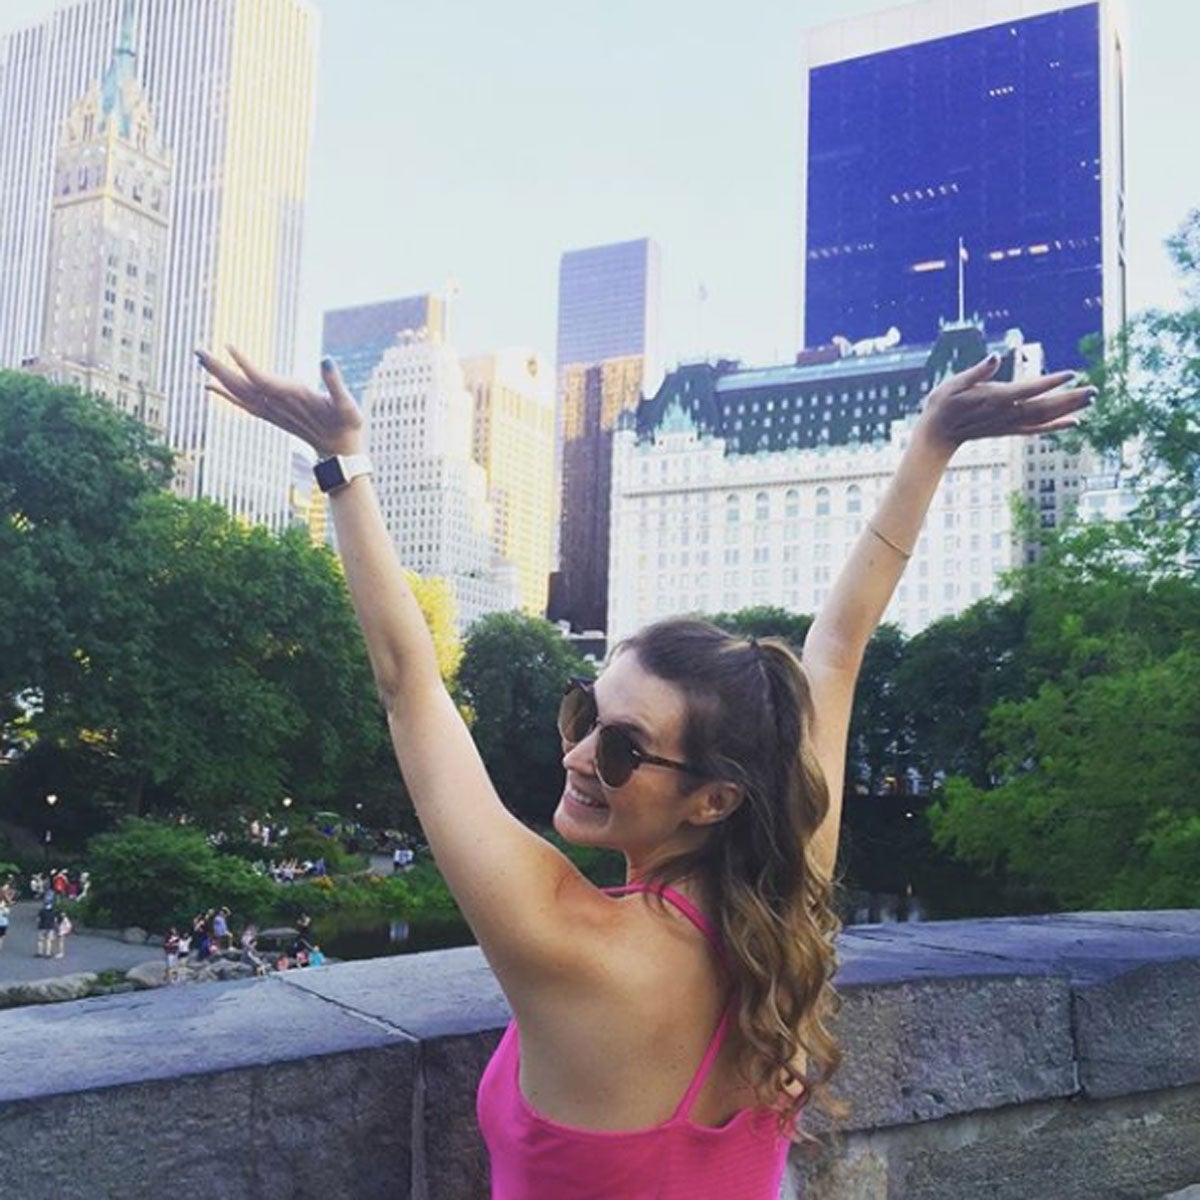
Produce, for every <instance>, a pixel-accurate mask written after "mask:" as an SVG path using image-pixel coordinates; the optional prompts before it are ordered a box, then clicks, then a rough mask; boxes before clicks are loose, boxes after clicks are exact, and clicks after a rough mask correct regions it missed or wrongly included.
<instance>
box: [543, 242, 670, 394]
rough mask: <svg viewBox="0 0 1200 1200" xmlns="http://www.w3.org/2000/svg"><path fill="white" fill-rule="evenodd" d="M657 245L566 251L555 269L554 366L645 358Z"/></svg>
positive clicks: (653, 334)
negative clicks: (556, 323) (613, 359)
mask: <svg viewBox="0 0 1200 1200" xmlns="http://www.w3.org/2000/svg"><path fill="white" fill-rule="evenodd" d="M657 304H658V246H657V245H656V244H655V243H654V242H652V241H651V240H650V239H649V238H639V239H637V240H636V241H632V242H616V243H614V244H612V245H609V246H589V247H587V248H586V249H583V250H568V251H567V252H566V253H565V254H563V256H562V258H561V260H560V261H559V267H558V347H557V359H558V367H559V370H560V371H561V370H562V368H563V367H565V366H568V365H570V364H579V363H587V364H593V363H599V362H604V361H605V360H606V359H610V358H625V357H627V356H628V355H633V354H639V355H645V354H646V351H647V349H648V348H652V347H653V345H654V343H655V341H656V340H657V334H658V329H657V325H658V319H657V318H658V311H657Z"/></svg>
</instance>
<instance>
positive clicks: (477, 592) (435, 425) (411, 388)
mask: <svg viewBox="0 0 1200 1200" xmlns="http://www.w3.org/2000/svg"><path fill="white" fill-rule="evenodd" d="M362 405H363V410H364V411H365V412H367V413H368V414H369V415H370V421H369V428H370V437H369V445H368V449H369V451H370V454H371V459H372V461H373V462H374V464H375V476H374V481H375V490H376V493H377V494H378V496H379V507H380V509H381V510H382V512H383V519H384V523H385V524H386V525H387V529H388V533H389V535H390V536H391V539H392V543H393V545H394V546H395V547H396V553H397V555H398V557H399V559H400V561H401V562H402V563H403V564H404V565H405V566H406V567H408V568H409V569H410V570H413V571H416V572H417V574H418V575H436V576H440V577H441V578H443V579H445V580H446V582H447V583H448V584H449V585H450V589H451V591H452V593H453V596H454V601H455V606H456V608H457V620H458V627H459V630H460V632H465V631H466V630H467V629H468V628H469V627H470V625H471V623H472V622H473V621H475V620H477V619H478V618H479V617H482V616H484V615H485V614H487V613H490V612H505V611H507V610H509V609H513V608H516V607H517V605H518V589H517V573H516V571H515V569H514V568H513V566H512V564H510V563H508V562H505V561H504V559H503V558H502V557H501V556H500V555H498V554H497V553H496V551H495V548H494V546H493V542H492V530H493V528H494V521H493V519H492V514H491V507H490V505H489V504H488V486H487V476H486V474H485V472H484V469H483V468H482V467H481V466H480V465H479V464H478V463H477V462H476V461H475V460H474V458H473V457H472V454H471V449H472V436H471V435H472V402H471V395H470V393H469V392H468V391H467V388H466V385H465V383H464V381H463V371H462V365H461V363H460V362H459V358H458V355H457V354H455V352H454V349H453V347H452V346H450V345H448V344H447V343H446V342H445V341H444V340H443V338H442V335H441V333H440V331H439V330H438V329H436V328H428V327H426V328H422V329H406V330H403V331H402V332H401V333H400V335H399V336H398V337H397V339H396V342H395V344H394V345H393V346H392V347H391V348H390V349H389V350H387V351H386V352H385V353H384V354H383V356H382V357H381V358H380V360H379V363H378V365H377V366H376V367H375V369H374V370H373V371H372V373H371V377H370V381H369V382H368V383H367V386H366V388H365V389H364V391H363V396H362Z"/></svg>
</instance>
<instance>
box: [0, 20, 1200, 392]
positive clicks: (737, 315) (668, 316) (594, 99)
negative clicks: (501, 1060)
mask: <svg viewBox="0 0 1200 1200" xmlns="http://www.w3.org/2000/svg"><path fill="white" fill-rule="evenodd" d="M54 7H55V3H54V0H4V3H3V4H0V35H2V34H4V33H8V32H11V31H12V30H14V29H18V28H21V27H23V26H25V25H26V24H28V23H30V22H32V21H35V20H39V19H42V18H44V17H45V16H47V15H48V14H49V13H50V12H51V11H53V9H54ZM315 7H316V8H317V9H318V10H319V12H320V15H321V28H320V33H319V47H320V53H319V77H318V87H317V105H316V132H315V142H314V146H313V154H312V159H311V177H310V184H309V198H308V205H307V213H306V218H305V235H304V257H303V264H304V266H303V271H302V278H301V301H300V320H299V339H298V345H297V355H296V362H297V367H298V369H299V370H301V371H302V372H304V373H305V374H306V375H307V376H308V377H310V378H312V377H315V371H316V362H317V359H318V357H319V352H320V327H321V314H322V312H323V311H324V310H325V309H329V308H338V307H341V306H343V305H351V304H359V303H362V302H364V301H367V300H376V299H384V298H387V297H392V296H402V295H411V294H416V293H422V292H430V291H440V290H441V289H442V288H443V287H444V285H445V283H446V280H447V278H449V277H453V278H455V279H457V280H458V282H459V284H460V286H461V289H462V291H461V296H460V297H459V301H458V304H457V306H456V311H455V313H454V315H453V318H452V338H453V341H454V344H455V346H456V348H457V349H458V350H459V351H460V352H461V353H463V354H472V353H475V352H477V351H481V350H486V349H490V348H493V347H496V346H502V345H508V344H525V345H532V346H535V347H537V348H538V349H540V350H542V351H543V352H546V353H551V352H552V351H553V347H554V331H555V310H556V287H557V264H558V257H559V255H560V254H561V253H562V252H563V251H564V250H566V249H569V248H571V247H574V246H586V245H591V244H596V243H601V242H608V241H620V240H623V239H626V238H637V237H642V236H650V237H653V238H655V239H656V240H657V241H658V242H659V244H660V246H661V248H662V258H663V277H662V284H663V292H662V296H663V308H662V330H661V347H662V359H663V362H664V364H666V365H670V364H671V363H673V362H675V361H677V360H679V359H683V358H690V357H695V356H699V355H701V354H703V353H705V352H710V353H711V354H713V355H718V354H723V355H732V356H734V357H739V358H742V359H743V360H745V361H748V362H774V361H782V360H784V359H786V358H787V357H789V356H790V354H791V353H792V352H793V351H794V349H795V345H794V342H795V331H796V321H797V318H796V253H797V230H796V227H795V225H796V197H797V191H798V182H799V174H800V167H799V158H798V156H799V152H800V119H801V111H800V106H801V69H800V63H801V42H802V38H803V35H804V31H805V29H806V28H809V27H811V26H815V25H820V24H822V23H825V22H828V21H832V20H837V19H840V18H844V17H854V16H860V15H863V14H866V13H872V12H877V11H880V10H883V9H886V8H889V7H893V5H891V4H889V3H887V0H807V2H805V3H796V2H789V0H753V2H752V3H750V4H745V5H741V6H739V8H738V10H737V15H736V19H731V17H730V13H729V10H728V8H727V6H725V5H721V4H715V3H711V2H710V3H686V2H684V0H656V2H655V3H653V4H648V5H642V4H635V3H633V2H632V0H614V2H613V3H611V4H606V5H603V6H600V7H599V8H597V7H596V6H593V5H587V6H585V5H583V4H581V3H567V4H556V3H551V2H550V0H517V2H515V3H510V4H505V5H489V4H484V3H480V2H472V0H454V2H451V3H446V4H440V5H409V4H397V3H393V2H391V0H338V2H337V3H336V4H331V3H327V2H325V0H317V2H316V5H315ZM1127 7H1128V12H1129V25H1130V31H1129V76H1128V81H1127V118H1128V123H1127V130H1126V143H1127V148H1128V179H1129V197H1128V203H1129V234H1128V244H1129V262H1130V278H1129V284H1130V293H1129V300H1130V310H1131V311H1136V310H1137V309H1139V308H1142V307H1145V306H1147V305H1158V304H1170V303H1173V302H1174V298H1175V297H1176V295H1177V292H1176V288H1175V284H1174V280H1173V277H1172V274H1171V270H1170V267H1169V264H1168V261H1167V258H1166V255H1165V254H1164V252H1163V249H1162V240H1163V238H1164V237H1166V236H1167V235H1168V234H1169V233H1170V232H1171V230H1172V229H1173V228H1174V227H1175V226H1176V225H1177V224H1178V222H1179V220H1180V219H1181V218H1182V216H1183V214H1184V213H1185V211H1186V210H1187V209H1188V208H1189V207H1190V206H1191V205H1192V204H1193V203H1194V202H1195V197H1197V196H1200V160H1198V159H1197V158H1196V156H1195V155H1194V154H1192V153H1190V151H1189V149H1188V147H1189V146H1190V145H1191V144H1192V141H1193V140H1194V134H1195V131H1194V116H1193V114H1194V101H1193V99H1192V97H1193V80H1192V72H1193V71H1194V57H1195V56H1194V46H1195V45H1196V42H1197V39H1198V38H1200V9H1198V8H1197V7H1196V6H1195V5H1194V4H1192V3H1190V2H1189V0H1133V2H1132V3H1129V4H1128V6H1127ZM701 285H703V287H704V289H705V290H706V292H707V299H706V300H705V301H700V300H699V299H698V295H699V289H700V287H701ZM968 288H969V281H968ZM880 332H882V331H880Z"/></svg>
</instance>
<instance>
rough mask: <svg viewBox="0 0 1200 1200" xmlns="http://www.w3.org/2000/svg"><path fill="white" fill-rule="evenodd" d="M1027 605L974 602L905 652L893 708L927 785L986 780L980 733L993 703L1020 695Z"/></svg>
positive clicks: (985, 757) (921, 635) (924, 633)
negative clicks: (947, 779)
mask: <svg viewBox="0 0 1200 1200" xmlns="http://www.w3.org/2000/svg"><path fill="white" fill-rule="evenodd" d="M1028 607H1029V606H1028V604H1027V603H1025V602H1022V601H1019V600H1014V599H1008V600H998V599H994V598H989V599H986V600H980V601H979V602H978V603H976V604H973V605H971V607H970V608H968V609H966V610H965V611H964V612H962V613H960V614H959V615H958V616H954V617H943V618H941V619H940V620H938V621H935V622H934V623H933V624H932V625H929V626H927V627H926V628H925V629H923V630H921V632H920V633H918V634H915V635H914V636H913V637H912V638H911V639H910V640H909V642H908V643H907V645H906V646H905V647H904V651H903V656H902V659H901V661H900V662H899V663H898V664H897V667H896V671H895V704H896V707H897V708H898V709H899V710H900V712H902V713H903V714H904V715H905V719H906V720H907V723H908V730H909V736H910V739H911V742H910V747H911V749H910V756H909V761H910V764H911V765H912V766H914V767H916V769H917V770H918V771H919V772H920V774H921V775H922V777H923V778H925V779H926V780H931V779H933V778H934V777H935V776H936V775H938V774H939V773H940V774H941V775H943V776H949V775H961V776H963V777H964V778H966V779H969V780H970V781H971V782H972V783H975V784H977V785H980V786H982V785H983V784H985V783H986V782H987V781H988V778H989V774H990V771H989V759H990V755H989V753H988V751H987V748H986V746H985V745H984V740H983V731H984V728H985V727H986V725H987V719H988V713H989V712H990V711H991V709H992V707H993V705H995V704H996V703H997V701H999V700H1002V699H1014V698H1017V697H1019V696H1022V695H1024V687H1025V679H1024V669H1025V666H1024V657H1023V654H1022V648H1023V644H1024V637H1025V626H1026V623H1027V620H1028Z"/></svg>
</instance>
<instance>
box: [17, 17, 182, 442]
mask: <svg viewBox="0 0 1200 1200" xmlns="http://www.w3.org/2000/svg"><path fill="white" fill-rule="evenodd" d="M170 172H171V164H170V152H169V151H168V150H167V149H166V147H164V146H163V145H162V144H161V142H160V141H159V139H158V136H157V133H156V131H155V123H154V114H153V112H152V111H151V108H150V105H149V102H148V101H147V98H146V94H145V92H144V91H143V90H142V88H141V86H140V85H139V84H138V82H137V79H136V77H135V74H134V55H133V11H132V0H125V6H124V12H123V19H122V24H121V40H120V42H119V43H118V44H117V45H116V46H115V47H114V50H113V56H112V60H111V61H110V63H109V65H108V69H107V70H106V71H105V73H104V77H103V79H100V78H97V79H95V80H94V81H93V83H92V86H91V87H90V88H89V89H88V91H87V93H86V95H83V96H80V97H79V99H78V100H77V101H76V102H75V104H74V105H72V107H71V110H70V113H69V114H68V115H67V118H66V120H65V121H64V122H63V126H62V131H61V134H60V137H59V146H58V153H57V156H56V158H55V163H54V199H53V201H52V202H51V216H50V247H49V262H48V268H49V269H48V272H47V278H46V302H45V308H44V315H43V324H42V340H41V349H40V353H39V354H38V358H37V363H36V367H35V369H36V370H37V371H38V372H39V373H42V374H45V375H47V376H49V377H50V378H52V379H54V380H56V381H57V382H59V383H71V384H74V385H75V386H76V387H79V388H81V389H82V390H84V391H88V392H92V393H97V394H99V395H102V396H106V397H107V398H108V399H109V400H111V401H112V402H113V403H114V404H115V405H116V407H118V408H119V409H121V410H122V411H124V412H127V413H131V414H133V415H134V416H137V417H139V418H140V419H141V420H142V421H144V422H145V423H146V424H147V425H148V426H150V428H152V429H154V430H155V431H156V432H158V433H159V434H161V433H163V432H164V430H163V396H162V392H161V391H159V388H158V359H159V354H160V352H161V345H162V271H163V264H164V262H165V260H166V248H167V213H168V212H169V211H170Z"/></svg>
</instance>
